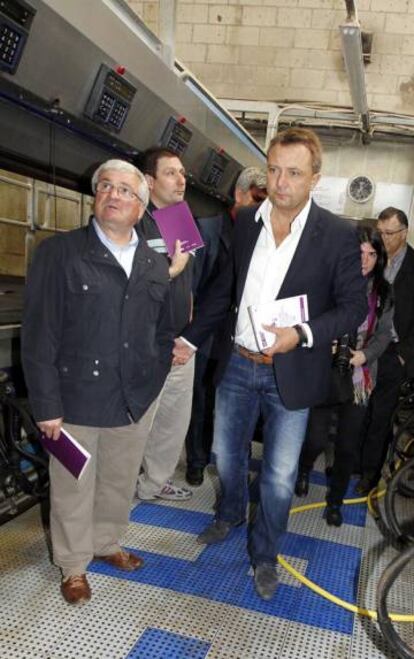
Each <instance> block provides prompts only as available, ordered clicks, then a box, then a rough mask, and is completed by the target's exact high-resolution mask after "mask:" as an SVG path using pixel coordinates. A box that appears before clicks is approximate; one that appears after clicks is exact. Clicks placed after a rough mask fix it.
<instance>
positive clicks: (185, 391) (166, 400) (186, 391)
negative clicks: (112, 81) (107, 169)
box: [137, 147, 195, 501]
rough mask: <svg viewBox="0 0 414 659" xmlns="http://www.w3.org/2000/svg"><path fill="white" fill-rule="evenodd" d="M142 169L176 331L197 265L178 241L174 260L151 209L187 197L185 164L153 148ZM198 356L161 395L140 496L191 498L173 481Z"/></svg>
mask: <svg viewBox="0 0 414 659" xmlns="http://www.w3.org/2000/svg"><path fill="white" fill-rule="evenodd" d="M141 167H142V171H143V172H144V174H145V177H146V179H147V183H148V187H149V191H150V203H149V204H148V208H147V210H146V212H145V215H144V217H143V218H142V221H141V222H140V225H139V233H140V235H142V236H143V237H144V238H145V240H146V241H147V243H148V245H149V246H150V247H152V249H154V250H155V251H156V252H158V253H159V254H161V255H162V256H163V258H164V259H165V263H166V264H168V267H169V274H170V289H171V310H172V311H171V313H172V318H173V327H174V332H175V335H176V336H179V335H180V334H181V332H182V330H183V329H184V327H186V325H187V324H188V322H189V321H190V318H191V314H192V276H193V273H192V268H193V263H192V261H193V259H192V257H191V256H190V254H189V253H183V252H181V245H180V242H179V241H177V244H176V250H175V253H174V255H173V257H172V259H170V258H169V257H168V254H167V247H166V245H165V242H164V240H163V239H162V237H161V234H160V232H159V229H158V227H157V224H156V222H155V220H154V218H153V217H152V212H153V210H154V209H157V208H167V207H168V206H172V205H173V204H176V203H178V202H180V201H183V199H184V194H185V187H186V175H185V169H184V165H183V163H182V162H181V160H180V158H179V157H178V156H177V155H176V153H174V152H173V151H170V150H169V149H165V148H164V147H152V148H151V149H148V150H147V151H146V152H145V153H144V154H143V157H142V163H141ZM194 361H195V360H194V358H192V359H190V360H189V362H188V363H187V364H186V365H185V366H184V367H180V366H172V367H171V370H170V372H169V373H168V376H167V379H166V381H165V384H164V387H163V389H162V391H161V393H160V395H159V397H158V401H157V406H156V411H155V415H154V418H153V421H152V424H151V428H150V432H149V435H148V441H147V445H146V447H145V453H144V458H143V461H142V471H141V473H140V474H139V475H138V482H137V496H138V497H139V498H140V499H142V500H144V501H152V500H154V499H165V500H167V501H186V500H188V499H189V498H190V497H191V496H192V491H191V490H189V489H188V488H186V487H180V486H178V485H177V484H175V483H173V482H172V477H173V475H174V471H175V468H176V466H177V463H178V461H179V458H180V453H181V450H182V448H183V445H184V440H185V436H186V434H187V430H188V426H189V423H190V416H191V403H192V398H193V382H194Z"/></svg>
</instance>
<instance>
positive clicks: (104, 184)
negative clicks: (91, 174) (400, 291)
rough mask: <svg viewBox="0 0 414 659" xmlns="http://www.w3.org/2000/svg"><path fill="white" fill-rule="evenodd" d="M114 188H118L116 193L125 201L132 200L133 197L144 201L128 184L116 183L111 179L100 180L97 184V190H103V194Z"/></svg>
mask: <svg viewBox="0 0 414 659" xmlns="http://www.w3.org/2000/svg"><path fill="white" fill-rule="evenodd" d="M113 190H116V193H117V195H118V197H120V199H123V200H124V201H132V199H138V200H139V201H140V202H141V203H144V202H143V201H142V199H141V197H140V196H139V195H137V193H136V192H134V191H133V190H131V188H129V187H128V186H127V185H115V184H114V183H111V182H110V181H99V182H98V183H97V184H96V192H101V193H102V194H110V193H111V192H112V191H113Z"/></svg>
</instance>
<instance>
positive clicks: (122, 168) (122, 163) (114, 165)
mask: <svg viewBox="0 0 414 659" xmlns="http://www.w3.org/2000/svg"><path fill="white" fill-rule="evenodd" d="M110 169H111V170H114V171H116V172H126V173H128V174H135V176H136V177H137V178H138V181H139V183H138V191H137V195H138V196H139V198H140V199H141V201H142V203H143V204H144V206H145V207H147V205H148V201H149V189H148V183H147V180H146V178H145V176H144V174H143V173H142V172H141V171H140V170H139V169H138V168H137V167H135V165H133V164H132V163H130V162H128V161H127V160H116V159H113V160H107V161H106V162H104V163H102V165H100V166H99V167H98V169H96V170H95V171H94V173H93V175H92V179H91V185H92V192H93V194H95V192H96V186H97V183H98V180H99V177H100V176H101V174H102V173H103V172H106V171H108V170H110Z"/></svg>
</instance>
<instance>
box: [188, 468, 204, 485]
mask: <svg viewBox="0 0 414 659" xmlns="http://www.w3.org/2000/svg"><path fill="white" fill-rule="evenodd" d="M185 480H186V481H187V483H188V484H189V485H193V486H194V487H199V486H200V485H202V484H203V480H204V468H203V467H187V471H186V473H185Z"/></svg>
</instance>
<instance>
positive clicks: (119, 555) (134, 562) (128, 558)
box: [95, 549, 144, 572]
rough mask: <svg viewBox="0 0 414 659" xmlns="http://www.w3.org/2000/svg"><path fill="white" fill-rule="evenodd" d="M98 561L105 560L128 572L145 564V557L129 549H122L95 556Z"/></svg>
mask: <svg viewBox="0 0 414 659" xmlns="http://www.w3.org/2000/svg"><path fill="white" fill-rule="evenodd" d="M95 558H96V560H97V561H104V562H105V563H109V565H113V566H114V567H117V568H118V570H126V571H127V572H132V571H133V570H138V569H139V568H140V567H142V566H143V565H144V559H143V558H140V557H139V556H136V555H135V554H132V553H131V552H129V551H125V550H124V549H121V550H120V551H117V552H116V553H115V554H109V556H95Z"/></svg>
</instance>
